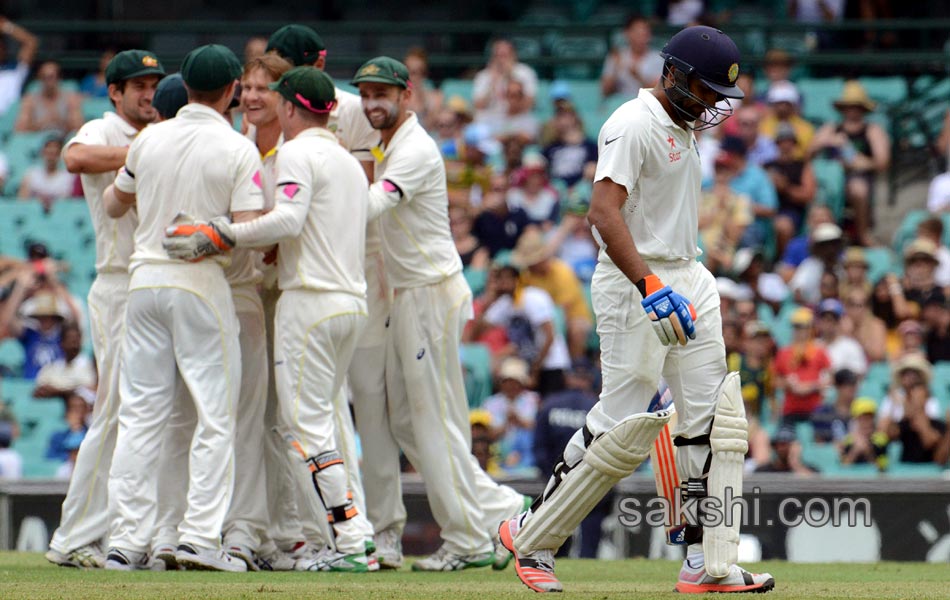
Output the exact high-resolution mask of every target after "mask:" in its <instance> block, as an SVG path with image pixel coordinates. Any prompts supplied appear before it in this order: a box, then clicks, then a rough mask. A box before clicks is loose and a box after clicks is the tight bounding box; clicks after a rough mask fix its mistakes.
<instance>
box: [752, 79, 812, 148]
mask: <svg viewBox="0 0 950 600" xmlns="http://www.w3.org/2000/svg"><path fill="white" fill-rule="evenodd" d="M765 99H766V101H767V102H768V105H769V114H768V115H766V116H765V118H764V119H763V120H762V125H761V132H762V133H764V134H765V135H766V136H768V137H769V138H770V139H773V140H774V139H776V138H777V137H778V128H779V126H780V125H782V124H787V125H791V127H792V130H793V131H794V132H795V140H796V142H797V144H798V146H797V148H796V149H795V158H800V159H804V158H806V157H807V156H808V148H809V145H810V144H811V143H812V137H814V135H815V127H814V126H813V125H812V124H811V123H809V122H808V121H807V120H806V119H804V118H802V116H801V115H800V114H798V107H799V105H800V103H801V95H800V94H799V93H798V88H797V87H795V84H794V83H792V82H791V81H776V82H773V83H772V85H770V86H769V91H768V93H767V94H766V96H765Z"/></svg>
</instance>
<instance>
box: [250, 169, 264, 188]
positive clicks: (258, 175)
mask: <svg viewBox="0 0 950 600" xmlns="http://www.w3.org/2000/svg"><path fill="white" fill-rule="evenodd" d="M251 181H253V182H254V185H256V186H257V187H259V188H260V189H264V183H263V182H261V172H260V171H254V177H251Z"/></svg>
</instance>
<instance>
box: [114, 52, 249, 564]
mask: <svg viewBox="0 0 950 600" xmlns="http://www.w3.org/2000/svg"><path fill="white" fill-rule="evenodd" d="M240 74H241V64H240V63H239V62H238V60H237V57H235V56H234V53H233V52H231V51H230V50H229V49H227V48H225V47H223V46H219V45H208V46H202V47H200V48H196V49H195V50H193V51H192V52H190V53H189V54H188V55H187V56H186V57H185V60H184V61H183V63H182V67H181V75H182V78H183V80H184V82H185V86H186V87H187V90H188V99H189V104H188V105H187V106H185V107H184V108H182V109H181V110H179V111H178V115H177V117H176V118H174V119H170V120H168V121H165V122H162V123H159V124H156V125H154V126H153V127H150V128H149V129H147V130H145V131H144V132H143V133H142V134H141V135H140V136H139V137H137V138H136V140H135V141H134V142H133V143H132V145H131V146H130V148H129V152H128V156H127V157H126V161H125V166H124V167H123V168H122V169H121V170H120V171H119V173H118V175H117V176H116V180H115V183H114V184H113V185H112V186H110V187H109V188H107V190H106V192H105V194H104V202H105V205H106V210H107V212H108V214H109V215H110V216H112V217H120V216H121V215H123V214H125V213H126V212H127V211H128V210H129V209H131V208H132V207H133V206H134V207H136V208H137V210H138V215H139V224H138V227H137V228H136V230H135V237H134V250H133V253H132V259H131V264H130V267H129V271H130V275H131V280H130V283H129V300H128V308H127V312H126V330H125V335H124V338H123V346H122V366H121V375H120V381H119V389H120V396H121V398H122V403H121V407H120V410H119V435H118V440H117V442H116V447H117V448H118V449H119V450H118V451H117V452H116V454H115V458H114V460H113V465H112V471H111V472H110V477H109V496H110V501H111V503H112V506H113V507H114V509H115V511H116V518H115V521H114V523H113V527H112V531H111V538H110V549H109V554H108V556H107V559H106V567H107V568H115V569H123V570H127V569H135V568H143V567H148V566H149V565H150V559H149V549H150V543H151V540H152V537H153V535H154V532H155V521H156V495H157V490H156V487H157V477H156V474H155V472H154V469H153V468H152V464H153V462H154V461H155V460H156V458H157V456H158V453H159V451H160V450H161V446H162V438H163V434H164V431H165V428H166V423H167V420H168V417H169V415H170V414H171V412H172V409H173V401H172V400H173V397H174V394H175V387H176V378H177V377H178V376H180V377H181V379H182V380H183V381H184V383H185V385H187V388H188V391H189V393H190V395H191V398H192V400H193V402H194V405H195V408H196V412H197V418H198V424H197V427H196V429H195V433H194V437H193V439H192V442H191V454H190V457H189V463H188V472H189V486H188V495H187V500H188V501H187V509H186V511H185V515H184V519H183V520H182V522H181V524H180V525H179V527H178V532H179V546H178V551H177V552H176V555H175V559H176V561H177V564H178V565H179V566H184V567H185V568H194V569H210V570H217V571H245V570H246V568H247V567H246V565H245V563H244V562H242V561H239V560H237V559H234V558H232V557H231V556H230V555H228V554H227V553H226V552H224V550H222V548H221V530H222V526H223V523H224V519H225V516H226V513H227V510H228V506H229V505H230V501H231V493H232V489H233V483H234V428H235V416H236V404H237V401H238V393H239V387H240V383H241V353H240V346H239V344H238V327H239V325H238V321H237V317H236V316H235V308H234V303H233V302H232V299H231V290H230V287H229V286H228V283H227V280H226V279H225V276H224V271H223V268H222V263H221V262H219V261H216V260H205V261H200V262H186V261H181V260H176V259H171V258H169V256H168V254H167V253H166V252H165V250H164V248H163V247H162V241H163V239H164V235H163V233H164V229H165V227H166V226H167V225H168V224H169V223H171V222H173V220H175V219H176V218H177V217H178V215H179V214H182V213H187V214H190V215H194V217H195V218H197V219H202V220H205V221H207V220H210V219H212V218H214V217H219V216H225V215H230V217H231V218H233V219H234V221H236V222H240V221H243V220H248V219H253V218H256V217H257V216H259V215H260V211H261V209H262V207H263V197H262V193H261V188H260V186H259V184H258V183H257V181H258V180H259V177H260V169H261V162H260V158H259V157H258V155H257V152H256V150H255V148H254V145H253V144H252V143H250V142H249V141H248V140H247V139H245V138H244V137H243V136H241V135H240V134H238V133H237V132H235V131H234V130H233V129H232V128H231V126H230V124H229V123H228V121H227V120H225V118H224V116H223V115H224V112H225V111H226V110H227V108H228V106H229V105H230V103H231V99H232V97H233V96H234V90H235V87H236V86H237V78H238V77H239V76H240Z"/></svg>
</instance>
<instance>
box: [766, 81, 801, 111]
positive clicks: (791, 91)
mask: <svg viewBox="0 0 950 600" xmlns="http://www.w3.org/2000/svg"><path fill="white" fill-rule="evenodd" d="M765 99H766V100H767V101H768V103H769V104H777V103H779V102H791V103H792V104H796V105H797V104H798V103H799V102H800V101H801V94H799V93H798V88H797V87H795V84H794V83H792V82H791V81H776V82H775V83H773V84H772V85H771V86H769V91H768V93H767V94H766V95H765Z"/></svg>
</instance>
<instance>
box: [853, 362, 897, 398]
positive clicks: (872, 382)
mask: <svg viewBox="0 0 950 600" xmlns="http://www.w3.org/2000/svg"><path fill="white" fill-rule="evenodd" d="M890 382H891V366H890V365H889V364H888V363H887V362H886V361H878V362H873V363H871V364H869V365H868V372H867V373H866V374H865V375H864V380H863V381H862V382H861V387H859V388H858V397H861V396H867V397H868V398H871V399H872V400H874V401H875V402H877V403H878V404H880V403H881V400H882V399H883V398H884V396H885V395H887V388H888V386H889V385H890Z"/></svg>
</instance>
